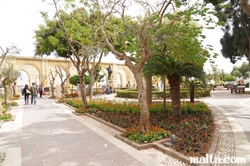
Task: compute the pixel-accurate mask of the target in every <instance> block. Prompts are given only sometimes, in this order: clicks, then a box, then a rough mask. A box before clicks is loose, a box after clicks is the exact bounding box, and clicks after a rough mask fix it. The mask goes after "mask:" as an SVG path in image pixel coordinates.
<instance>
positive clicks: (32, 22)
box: [0, 0, 242, 72]
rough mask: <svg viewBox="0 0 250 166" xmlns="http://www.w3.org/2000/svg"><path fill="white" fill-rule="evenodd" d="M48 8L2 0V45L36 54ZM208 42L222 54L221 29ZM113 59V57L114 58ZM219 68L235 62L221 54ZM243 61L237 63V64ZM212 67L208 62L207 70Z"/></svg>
mask: <svg viewBox="0 0 250 166" xmlns="http://www.w3.org/2000/svg"><path fill="white" fill-rule="evenodd" d="M44 9H48V6H46V5H44V4H43V3H42V0H0V20H1V27H0V46H1V47H6V46H8V45H10V44H11V43H14V44H15V45H16V46H17V47H18V48H21V54H20V56H33V55H34V44H33V43H34V39H33V37H34V30H36V29H37V28H38V25H39V24H41V23H43V19H42V18H41V17H40V14H39V11H43V10H44ZM205 35H206V36H207V40H206V43H209V44H211V45H213V46H214V49H215V51H216V52H217V53H219V54H220V50H221V45H220V42H219V40H220V37H221V36H222V33H221V32H219V30H210V31H207V32H206V34H205ZM112 59H113V58H112ZM215 62H216V64H217V65H218V68H219V69H223V70H224V71H225V72H230V71H231V70H232V67H233V64H231V63H230V61H229V59H225V58H223V57H222V55H221V54H220V56H219V57H218V58H217V59H216V60H215ZM241 63H242V62H238V63H236V65H237V66H239V65H241ZM209 68H210V65H209V64H208V63H207V64H206V65H205V69H206V71H207V70H208V69H209Z"/></svg>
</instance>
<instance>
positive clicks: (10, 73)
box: [0, 44, 20, 104]
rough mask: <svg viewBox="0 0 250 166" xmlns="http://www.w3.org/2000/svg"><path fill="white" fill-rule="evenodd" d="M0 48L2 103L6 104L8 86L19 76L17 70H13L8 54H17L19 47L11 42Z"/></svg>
mask: <svg viewBox="0 0 250 166" xmlns="http://www.w3.org/2000/svg"><path fill="white" fill-rule="evenodd" d="M0 50H1V52H2V53H1V58H0V59H1V60H0V82H1V84H2V85H3V87H4V103H5V104H8V93H9V91H8V86H10V84H11V83H13V82H15V81H16V79H17V78H18V76H19V73H18V71H16V70H13V64H12V63H11V57H10V55H14V54H19V52H20V49H18V48H17V47H16V46H15V45H13V44H12V45H11V46H8V47H6V49H3V48H2V47H1V46H0ZM10 90H11V89H10ZM11 95H13V93H11Z"/></svg>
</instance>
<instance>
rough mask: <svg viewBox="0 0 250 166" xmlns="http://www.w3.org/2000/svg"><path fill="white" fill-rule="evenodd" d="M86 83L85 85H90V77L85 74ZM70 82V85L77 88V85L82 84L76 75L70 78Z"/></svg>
mask: <svg viewBox="0 0 250 166" xmlns="http://www.w3.org/2000/svg"><path fill="white" fill-rule="evenodd" d="M84 81H85V84H90V77H89V76H88V75H86V74H84ZM69 82H70V84H72V85H75V86H77V84H80V77H79V75H74V76H72V77H70V78H69Z"/></svg>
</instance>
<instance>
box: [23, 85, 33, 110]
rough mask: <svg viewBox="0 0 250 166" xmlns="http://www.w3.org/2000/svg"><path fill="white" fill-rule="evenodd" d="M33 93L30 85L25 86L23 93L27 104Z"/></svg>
mask: <svg viewBox="0 0 250 166" xmlns="http://www.w3.org/2000/svg"><path fill="white" fill-rule="evenodd" d="M30 94H31V92H30V89H29V86H28V85H27V84H26V85H25V86H24V88H23V91H22V95H24V102H25V105H28V104H29V95H30Z"/></svg>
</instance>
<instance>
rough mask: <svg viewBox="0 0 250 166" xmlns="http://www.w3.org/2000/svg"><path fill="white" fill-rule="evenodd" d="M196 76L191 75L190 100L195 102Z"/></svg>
mask: <svg viewBox="0 0 250 166" xmlns="http://www.w3.org/2000/svg"><path fill="white" fill-rule="evenodd" d="M194 79H195V78H194V77H190V78H189V81H190V102H192V103H193V102H194Z"/></svg>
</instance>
